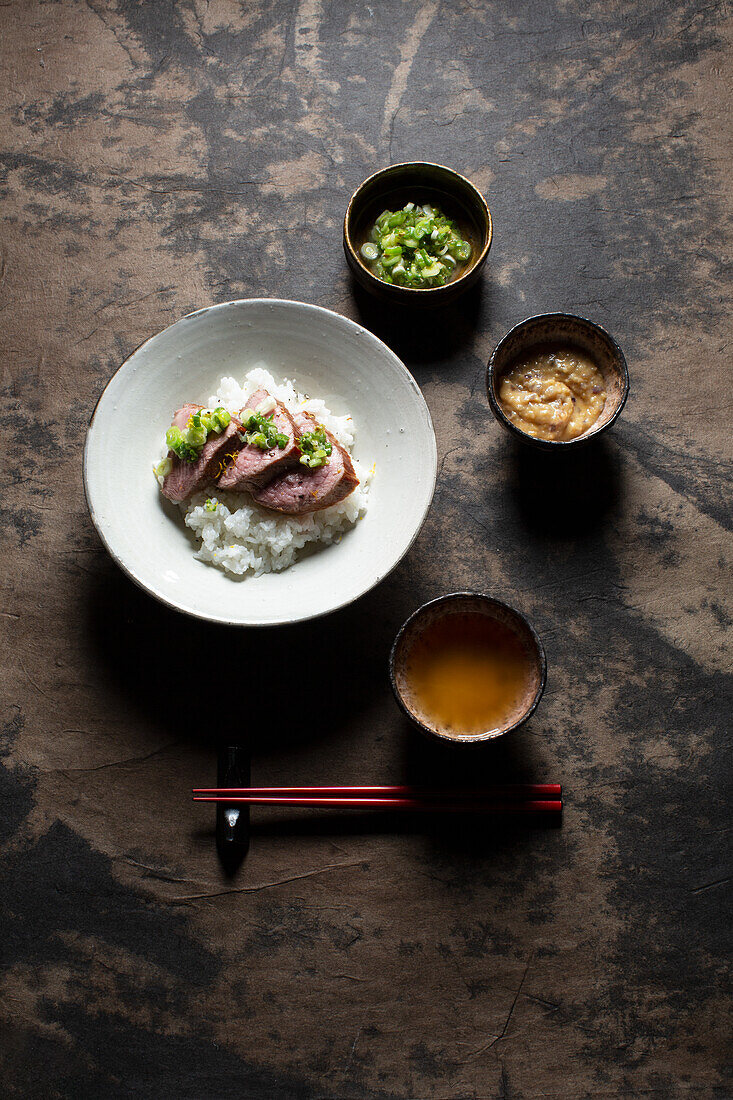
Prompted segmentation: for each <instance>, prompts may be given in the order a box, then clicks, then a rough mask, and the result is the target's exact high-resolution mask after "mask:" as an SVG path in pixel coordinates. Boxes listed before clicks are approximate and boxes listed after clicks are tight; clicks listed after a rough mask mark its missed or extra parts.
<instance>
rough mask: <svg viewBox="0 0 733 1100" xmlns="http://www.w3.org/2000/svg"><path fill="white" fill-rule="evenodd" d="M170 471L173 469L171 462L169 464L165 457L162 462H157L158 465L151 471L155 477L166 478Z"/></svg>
mask: <svg viewBox="0 0 733 1100" xmlns="http://www.w3.org/2000/svg"><path fill="white" fill-rule="evenodd" d="M172 469H173V463H172V462H171V460H170V459H169V458H168V457H167V456H166V457H165V458H164V459H163V461H162V462H159V463H158V465H157V466H156V467H155V469H154V470H153V473H154V474H155V476H156V477H167V476H168V474H169V473H170V472H171V470H172Z"/></svg>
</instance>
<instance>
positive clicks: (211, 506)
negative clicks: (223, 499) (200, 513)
mask: <svg viewBox="0 0 733 1100" xmlns="http://www.w3.org/2000/svg"><path fill="white" fill-rule="evenodd" d="M218 503H219V502H218V500H212V499H211V497H209V499H208V500H207V501H206V502H205V503H204V509H205V511H207V512H215V511H216V509H217V505H218Z"/></svg>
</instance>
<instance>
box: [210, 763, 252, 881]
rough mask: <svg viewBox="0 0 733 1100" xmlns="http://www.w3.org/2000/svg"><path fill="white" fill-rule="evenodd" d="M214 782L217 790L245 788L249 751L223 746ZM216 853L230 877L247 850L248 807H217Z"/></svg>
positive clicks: (248, 770) (219, 805) (248, 773)
mask: <svg viewBox="0 0 733 1100" xmlns="http://www.w3.org/2000/svg"><path fill="white" fill-rule="evenodd" d="M216 779H217V785H218V786H219V787H248V786H249V784H250V753H249V748H248V747H245V746H244V745H222V746H221V747H220V748H219V757H218V762H217V773H216ZM216 849H217V851H218V853H219V859H220V860H221V862H222V866H223V867H224V870H225V871H226V872H227V873H228V874H233V873H234V872H235V871H236V870H237V868H238V867H239V865H240V863H241V862H242V860H243V859H244V857H245V856H246V855H247V851H248V849H249V806H242V805H236V804H232V805H231V806H228V805H227V804H226V802H224V803H217V807H216Z"/></svg>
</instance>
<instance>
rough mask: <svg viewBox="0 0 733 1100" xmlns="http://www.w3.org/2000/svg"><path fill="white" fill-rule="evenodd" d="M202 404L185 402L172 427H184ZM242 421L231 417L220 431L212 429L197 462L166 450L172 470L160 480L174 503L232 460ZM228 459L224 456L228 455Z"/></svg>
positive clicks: (176, 414)
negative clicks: (181, 457)
mask: <svg viewBox="0 0 733 1100" xmlns="http://www.w3.org/2000/svg"><path fill="white" fill-rule="evenodd" d="M203 407H204V406H203V405H191V404H187V405H184V406H183V408H181V409H179V410H178V412H176V413H175V414H174V416H173V421H172V426H174V427H176V428H180V429H181V431H183V430H185V428H186V425H187V424H188V421H189V418H190V417H191V414H192V413H195V412H197V411H198V410H199V409H202V408H203ZM241 426H242V425H241V423H240V421H239V420H238V419H237V417H236V416H233V417H232V419H231V420H230V422H229V424H227V426H226V428H225V429H224V431H223V432H212V433H211V435H210V436H209V438H208V439H207V440H206V442H205V443H204V445H203V447H202V449H201V454H200V456H199V458H198V459H197V461H196V462H183V461H182V460H181V459H180V458H178V457H177V456H176V455H175V454H174V453H173V451H169V452H168V458H169V459H170V460H171V463H172V469H171V472H170V473H169V474H167V475H166V477H165V478H164V479H163V486H162V490H161V491H162V493H163V496H166V497H168V500H172V501H174V502H175V503H179V502H180V501H182V500H188V498H189V497H190V496H192V495H193V494H194V493H196V492H198V490H199V489H205V488H206V486H207V485H211V483H212V482H213V481H214V478H215V477H216V475H217V474H218V473H219V470H220V468H223V466H225V465H226V464H227V461H233V459H234V456H235V455H236V453H237V451H238V450H239V448H240V447H241V446H242V444H241V441H240V438H239V435H238V432H239V429H240V428H241ZM228 455H231V458H229V459H227V456H228Z"/></svg>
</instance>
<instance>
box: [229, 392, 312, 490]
mask: <svg viewBox="0 0 733 1100" xmlns="http://www.w3.org/2000/svg"><path fill="white" fill-rule="evenodd" d="M269 396H270V394H269V393H268V392H267V390H257V392H256V393H253V394H252V396H251V397H250V399H249V401H248V402H247V404H246V405H245V406H244V409H256V408H257V406H258V405H259V404H261V402H262V401H264V400H265V398H267V397H269ZM244 409H243V410H242V412H244ZM268 415H269V413H268ZM272 419H273V424H274V425H275V427H276V428H277V430H278V431H279V432H282V434H283V435H286V436H287V437H288V442H287V445H286V446H285V447H283V448H280V447H273V448H272V450H271V451H262V450H260V448H259V447H255V446H253V445H252V444H247V445H245V446H244V447H242V449H241V450H240V451H239V453H238V454H237V457H236V459H235V460H234V462H232V464H231V465H230V466H228V467H227V468H226V470H225V471H224V473H223V474H222V475H221V477H220V478H219V481H218V486H219V488H220V489H230V490H233V491H234V492H241V491H242V490H243V489H247V490H248V491H249V492H252V491H253V490H254V489H258V488H261V487H262V486H263V485H266V484H267V482H268V481H271V480H272V478H274V477H276V476H277V475H278V474H281V473H283V472H284V471H285V470H288V469H289V468H290V467H291V466H297V464H298V461H299V459H300V451H299V450H298V448H297V445H296V442H295V436H296V431H295V424H294V423H293V418H292V416H291V415H290V413H289V412H288V410H287V409H286V408H285V406H284V405H282V404H281V403H280V402H279V401H278V402H277V405H276V406H275V408H274V409H273V410H272Z"/></svg>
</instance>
